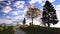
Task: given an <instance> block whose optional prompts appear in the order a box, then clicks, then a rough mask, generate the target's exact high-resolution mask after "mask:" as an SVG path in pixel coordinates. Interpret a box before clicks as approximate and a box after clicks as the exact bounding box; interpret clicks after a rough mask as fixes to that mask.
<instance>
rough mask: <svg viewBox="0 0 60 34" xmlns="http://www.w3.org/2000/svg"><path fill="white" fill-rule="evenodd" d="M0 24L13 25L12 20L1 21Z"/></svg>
mask: <svg viewBox="0 0 60 34" xmlns="http://www.w3.org/2000/svg"><path fill="white" fill-rule="evenodd" d="M0 23H6V24H11V23H12V20H5V19H0Z"/></svg>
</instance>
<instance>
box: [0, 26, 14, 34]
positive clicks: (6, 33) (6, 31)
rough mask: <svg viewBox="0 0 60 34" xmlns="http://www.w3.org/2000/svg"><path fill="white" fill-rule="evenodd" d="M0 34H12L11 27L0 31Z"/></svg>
mask: <svg viewBox="0 0 60 34" xmlns="http://www.w3.org/2000/svg"><path fill="white" fill-rule="evenodd" d="M0 34H14V30H13V26H8V29H5V28H4V29H3V30H0Z"/></svg>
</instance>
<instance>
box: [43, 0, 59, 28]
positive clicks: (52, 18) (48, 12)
mask: <svg viewBox="0 0 60 34" xmlns="http://www.w3.org/2000/svg"><path fill="white" fill-rule="evenodd" d="M43 7H44V8H43V13H42V17H43V18H42V21H43V22H44V23H45V24H46V23H47V25H48V27H50V23H52V24H57V23H58V20H57V15H56V10H55V9H54V7H53V5H52V4H51V3H50V2H49V1H48V0H47V1H46V2H45V5H44V6H43Z"/></svg>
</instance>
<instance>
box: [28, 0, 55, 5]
mask: <svg viewBox="0 0 60 34" xmlns="http://www.w3.org/2000/svg"><path fill="white" fill-rule="evenodd" d="M43 1H44V2H45V1H46V0H31V1H30V2H29V3H30V4H33V3H36V2H38V3H39V4H41V3H43ZM48 1H50V2H51V3H52V2H54V1H55V0H48Z"/></svg>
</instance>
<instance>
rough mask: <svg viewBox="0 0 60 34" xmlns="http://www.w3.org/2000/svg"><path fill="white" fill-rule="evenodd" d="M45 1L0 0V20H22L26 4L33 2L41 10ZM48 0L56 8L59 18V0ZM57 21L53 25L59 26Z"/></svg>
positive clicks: (59, 17)
mask: <svg viewBox="0 0 60 34" xmlns="http://www.w3.org/2000/svg"><path fill="white" fill-rule="evenodd" d="M45 1H46V0H0V22H3V21H4V20H6V21H9V22H10V23H11V22H12V21H17V20H18V21H19V20H22V19H23V18H24V14H25V13H26V10H27V9H26V8H27V6H29V5H30V4H34V5H35V6H36V7H37V8H38V9H40V10H42V9H43V5H44V3H45ZM49 1H50V2H51V4H52V5H53V6H54V8H55V9H56V13H57V16H58V19H59V20H60V15H59V13H60V0H49ZM1 20H2V21H1ZM29 21H31V20H29ZM4 22H5V21H4ZM27 22H28V21H27ZM59 23H60V22H59ZM59 23H58V24H56V25H55V27H60V26H59V25H60V24H59Z"/></svg>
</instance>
